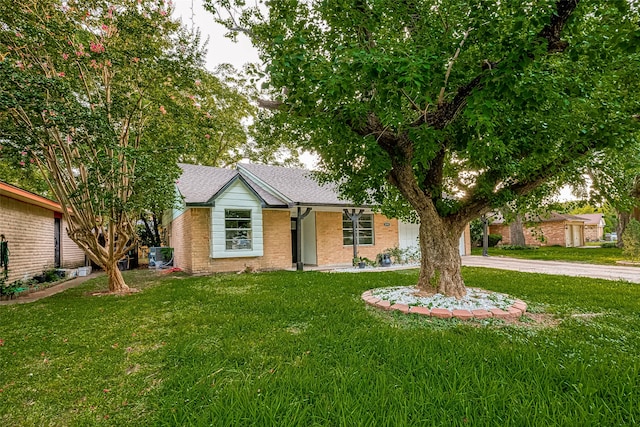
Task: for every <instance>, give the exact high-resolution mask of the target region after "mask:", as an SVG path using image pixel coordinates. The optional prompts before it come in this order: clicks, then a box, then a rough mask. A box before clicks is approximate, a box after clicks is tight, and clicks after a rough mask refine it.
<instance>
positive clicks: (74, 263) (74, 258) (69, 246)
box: [60, 220, 86, 268]
mask: <svg viewBox="0 0 640 427" xmlns="http://www.w3.org/2000/svg"><path fill="white" fill-rule="evenodd" d="M60 234H61V235H62V248H61V250H62V253H61V254H60V265H61V267H62V268H76V267H81V266H83V265H85V260H86V256H85V254H84V251H83V250H82V249H80V246H78V245H76V244H75V242H74V241H73V240H71V239H70V238H69V234H68V233H67V223H66V221H64V220H62V224H61V231H60Z"/></svg>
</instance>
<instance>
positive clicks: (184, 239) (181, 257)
mask: <svg viewBox="0 0 640 427" xmlns="http://www.w3.org/2000/svg"><path fill="white" fill-rule="evenodd" d="M192 211H193V209H187V210H186V211H185V212H183V213H182V214H181V215H180V216H178V217H177V218H176V219H174V220H173V221H172V222H171V223H170V224H169V226H168V227H167V228H168V239H169V246H170V247H172V248H173V265H174V266H176V267H180V268H182V269H183V270H184V271H186V272H188V273H191V272H192V270H193V268H192V263H191V212H192Z"/></svg>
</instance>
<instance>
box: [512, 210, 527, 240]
mask: <svg viewBox="0 0 640 427" xmlns="http://www.w3.org/2000/svg"><path fill="white" fill-rule="evenodd" d="M509 234H510V239H509V240H510V241H511V244H512V245H514V246H525V245H526V240H525V238H524V229H523V227H522V215H520V214H518V215H516V219H515V220H513V222H512V223H511V224H509Z"/></svg>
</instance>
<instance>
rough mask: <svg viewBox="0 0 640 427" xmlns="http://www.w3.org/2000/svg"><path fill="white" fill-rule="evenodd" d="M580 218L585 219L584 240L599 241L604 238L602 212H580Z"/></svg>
mask: <svg viewBox="0 0 640 427" xmlns="http://www.w3.org/2000/svg"><path fill="white" fill-rule="evenodd" d="M578 216H579V217H580V218H584V219H586V221H585V223H584V241H585V242H599V241H600V240H602V239H604V226H605V225H607V224H606V223H605V221H604V214H601V213H595V214H580V215H578Z"/></svg>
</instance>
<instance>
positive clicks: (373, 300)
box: [362, 287, 527, 320]
mask: <svg viewBox="0 0 640 427" xmlns="http://www.w3.org/2000/svg"><path fill="white" fill-rule="evenodd" d="M398 289H400V288H398ZM405 289H406V290H407V292H411V291H410V289H412V288H409V287H407V288H405ZM376 291H379V290H377V289H371V290H368V291H365V292H364V293H363V294H362V299H363V300H364V301H365V302H366V303H367V304H369V305H371V306H373V307H376V308H380V309H382V310H387V311H394V310H396V311H400V312H402V313H405V314H417V315H421V316H430V317H436V318H440V319H451V318H456V319H460V320H471V319H489V318H496V319H517V318H519V317H520V316H522V315H523V314H524V313H526V311H527V304H526V303H525V302H524V301H521V300H519V299H513V300H512V302H510V303H509V304H508V305H507V306H503V308H498V307H484V308H476V309H460V308H454V309H449V308H437V307H432V308H429V307H424V306H420V305H413V304H406V303H402V302H393V301H392V300H388V299H384V297H383V298H381V297H380V296H379V295H376ZM484 292H486V291H484ZM496 295H502V294H496Z"/></svg>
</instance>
